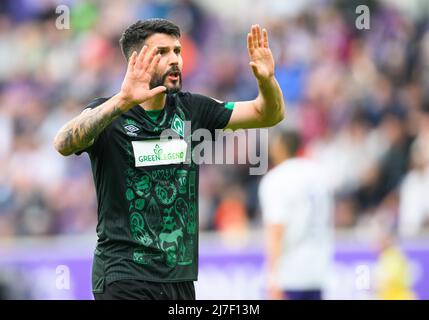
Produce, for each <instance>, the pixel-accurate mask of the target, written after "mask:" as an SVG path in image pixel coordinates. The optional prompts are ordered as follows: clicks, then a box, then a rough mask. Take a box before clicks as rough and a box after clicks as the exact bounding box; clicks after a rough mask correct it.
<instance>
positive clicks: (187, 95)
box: [177, 92, 223, 105]
mask: <svg viewBox="0 0 429 320" xmlns="http://www.w3.org/2000/svg"><path fill="white" fill-rule="evenodd" d="M177 98H178V99H180V100H182V101H186V102H188V103H192V104H193V105H199V104H203V105H205V104H210V103H223V101H219V100H216V99H214V98H211V97H209V96H206V95H203V94H200V93H191V92H179V93H177Z"/></svg>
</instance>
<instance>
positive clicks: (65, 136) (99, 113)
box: [54, 94, 129, 156]
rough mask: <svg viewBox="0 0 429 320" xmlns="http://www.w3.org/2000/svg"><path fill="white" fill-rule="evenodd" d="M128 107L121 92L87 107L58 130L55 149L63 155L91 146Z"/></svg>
mask: <svg viewBox="0 0 429 320" xmlns="http://www.w3.org/2000/svg"><path fill="white" fill-rule="evenodd" d="M127 109H129V104H128V103H127V102H126V101H125V100H124V99H123V98H121V96H120V95H119V94H118V95H116V96H113V97H112V98H110V99H109V100H107V101H106V102H104V103H103V104H101V105H100V106H98V107H96V108H93V109H90V108H87V109H85V110H84V111H83V112H82V113H81V114H80V115H79V116H77V117H76V118H74V119H72V120H71V121H69V122H68V123H66V124H65V125H64V126H63V127H62V128H61V129H60V131H58V133H57V135H56V136H55V140H54V146H55V149H57V151H58V152H59V153H61V154H62V155H63V156H69V155H71V154H73V153H75V152H78V151H81V150H83V149H86V148H88V147H90V146H91V145H92V144H93V143H94V140H95V138H97V136H98V135H99V134H100V133H101V132H102V131H103V130H104V128H106V127H107V126H108V125H109V124H110V123H111V122H112V121H113V120H114V119H115V118H117V117H118V116H119V115H120V114H121V113H122V112H124V110H127Z"/></svg>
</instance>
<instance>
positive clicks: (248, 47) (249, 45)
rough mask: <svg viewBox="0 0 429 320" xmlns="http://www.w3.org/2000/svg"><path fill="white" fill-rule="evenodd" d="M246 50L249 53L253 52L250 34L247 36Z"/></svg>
mask: <svg viewBox="0 0 429 320" xmlns="http://www.w3.org/2000/svg"><path fill="white" fill-rule="evenodd" d="M247 50H248V51H249V53H251V52H253V38H252V35H251V34H250V33H248V34H247Z"/></svg>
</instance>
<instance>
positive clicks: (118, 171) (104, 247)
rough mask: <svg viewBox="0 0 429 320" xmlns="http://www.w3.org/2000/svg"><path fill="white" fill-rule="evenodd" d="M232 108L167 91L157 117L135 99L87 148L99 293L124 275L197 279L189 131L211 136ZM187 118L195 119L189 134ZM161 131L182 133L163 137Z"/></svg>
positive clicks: (95, 279) (194, 183)
mask: <svg viewBox="0 0 429 320" xmlns="http://www.w3.org/2000/svg"><path fill="white" fill-rule="evenodd" d="M106 100H107V99H105V98H99V99H96V100H94V101H93V102H91V103H90V104H89V105H88V106H87V107H89V108H95V107H97V106H98V105H100V104H102V103H103V102H105V101H106ZM231 106H233V104H231V103H219V102H217V101H215V100H213V99H211V98H208V97H205V96H202V95H197V94H191V93H183V92H180V93H178V94H169V95H167V99H166V105H165V107H164V109H163V110H162V111H161V112H160V113H159V115H158V118H157V119H156V114H155V115H154V114H153V113H152V114H150V113H148V112H146V111H145V110H144V109H143V108H142V107H140V106H138V105H137V106H135V107H133V108H132V109H130V110H129V111H127V112H126V113H124V114H122V115H121V116H120V117H118V118H117V119H115V120H114V121H113V122H112V123H111V124H110V125H109V126H108V127H106V128H105V129H104V130H103V132H102V133H101V134H100V135H99V136H98V137H97V139H96V141H95V142H94V144H93V145H92V146H91V147H89V148H88V149H86V150H84V151H86V152H87V153H88V154H89V157H90V159H91V166H92V172H93V178H94V182H95V187H96V193H97V202H98V224H97V236H98V241H97V248H96V250H95V254H94V261H93V270H92V286H93V291H94V292H96V293H99V292H103V291H104V286H105V284H107V283H110V282H113V281H115V280H119V279H141V280H147V281H156V282H179V281H196V280H197V275H198V165H196V164H194V163H193V162H192V161H185V158H186V157H187V156H190V154H189V152H192V150H193V148H194V147H195V146H196V144H198V142H193V141H192V139H191V136H190V135H191V134H192V132H194V131H195V130H197V129H200V128H205V129H208V130H210V131H211V133H212V135H213V136H214V130H215V129H221V128H224V127H225V126H226V125H227V123H228V121H229V119H230V117H231V113H232V107H231ZM185 121H191V127H190V129H191V130H190V132H189V130H185ZM164 129H172V130H173V131H174V132H176V133H178V136H177V138H176V139H172V140H165V139H164V140H161V139H160V134H161V132H162V131H163V130H164ZM189 144H190V145H191V148H187V147H188V145H189ZM80 153H81V152H79V153H77V154H80Z"/></svg>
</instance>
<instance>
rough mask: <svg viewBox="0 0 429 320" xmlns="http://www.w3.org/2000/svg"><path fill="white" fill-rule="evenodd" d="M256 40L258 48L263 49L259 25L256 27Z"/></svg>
mask: <svg viewBox="0 0 429 320" xmlns="http://www.w3.org/2000/svg"><path fill="white" fill-rule="evenodd" d="M256 39H257V41H258V48H260V47H262V35H261V27H260V26H259V24H257V25H256Z"/></svg>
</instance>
